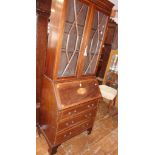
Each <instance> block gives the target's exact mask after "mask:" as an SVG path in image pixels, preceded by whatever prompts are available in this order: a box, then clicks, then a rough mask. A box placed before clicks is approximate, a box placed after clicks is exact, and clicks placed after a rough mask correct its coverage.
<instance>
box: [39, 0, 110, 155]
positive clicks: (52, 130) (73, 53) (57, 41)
mask: <svg viewBox="0 0 155 155" xmlns="http://www.w3.org/2000/svg"><path fill="white" fill-rule="evenodd" d="M112 7H113V4H112V3H111V2H109V1H107V0H52V4H51V15H50V20H49V21H50V22H49V34H48V45H47V55H46V65H45V72H44V77H43V82H42V96H41V104H40V123H39V124H40V129H41V131H42V133H43V135H44V136H45V138H46V140H47V142H48V145H49V152H50V154H54V153H55V152H56V150H57V147H58V146H59V145H60V144H61V143H63V142H64V141H66V140H68V139H70V138H72V137H74V136H76V135H78V134H80V133H81V132H83V131H85V130H87V131H88V134H89V133H91V130H92V127H93V123H94V119H95V115H96V111H97V104H98V100H99V99H100V98H101V94H100V90H99V87H98V82H97V80H96V77H95V74H96V71H97V66H98V62H99V57H100V53H101V49H102V46H103V43H104V40H105V33H106V27H107V23H108V20H109V17H110V14H111V10H112Z"/></svg>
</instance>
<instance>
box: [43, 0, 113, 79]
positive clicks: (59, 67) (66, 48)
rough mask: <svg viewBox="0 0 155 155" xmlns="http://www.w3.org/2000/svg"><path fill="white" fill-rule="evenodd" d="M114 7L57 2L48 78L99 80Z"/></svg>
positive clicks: (102, 1) (100, 0)
mask: <svg viewBox="0 0 155 155" xmlns="http://www.w3.org/2000/svg"><path fill="white" fill-rule="evenodd" d="M112 7H113V4H112V3H111V2H109V1H107V0H53V1H52V7H51V15H50V22H49V34H48V46H47V56H46V70H45V74H46V75H47V76H48V77H50V78H52V79H54V80H56V79H66V78H81V77H86V76H95V73H96V69H97V65H98V61H99V57H100V52H101V48H102V45H103V42H104V39H105V34H106V27H107V22H108V20H109V16H110V14H111V10H112Z"/></svg>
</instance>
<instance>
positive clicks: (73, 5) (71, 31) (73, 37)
mask: <svg viewBox="0 0 155 155" xmlns="http://www.w3.org/2000/svg"><path fill="white" fill-rule="evenodd" d="M66 9H67V13H66V19H65V29H64V35H63V41H62V48H61V58H60V66H59V70H58V76H59V77H63V76H73V75H75V72H76V66H77V59H78V56H79V52H80V47H81V40H82V37H83V30H84V25H85V21H86V15H87V11H88V6H87V5H85V4H84V3H81V2H80V1H78V0H68V6H67V8H66Z"/></svg>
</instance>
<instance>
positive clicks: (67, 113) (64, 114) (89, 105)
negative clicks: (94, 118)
mask: <svg viewBox="0 0 155 155" xmlns="http://www.w3.org/2000/svg"><path fill="white" fill-rule="evenodd" d="M97 103H98V100H95V101H90V102H87V103H83V104H82V105H79V106H75V107H74V108H68V109H67V110H64V111H63V112H62V116H61V119H65V118H67V117H71V116H75V115H77V114H79V113H81V112H83V111H85V110H89V109H90V110H91V109H97Z"/></svg>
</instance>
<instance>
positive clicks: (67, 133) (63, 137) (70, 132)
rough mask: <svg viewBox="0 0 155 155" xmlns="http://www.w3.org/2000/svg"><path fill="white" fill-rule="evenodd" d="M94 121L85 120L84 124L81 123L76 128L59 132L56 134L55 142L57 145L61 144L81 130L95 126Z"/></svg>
mask: <svg viewBox="0 0 155 155" xmlns="http://www.w3.org/2000/svg"><path fill="white" fill-rule="evenodd" d="M93 122H94V121H93V120H89V121H86V122H84V123H82V124H80V125H78V126H76V127H74V128H71V129H69V130H67V131H64V132H62V133H60V134H58V135H57V136H56V141H55V144H56V145H57V144H60V143H62V142H64V141H66V140H68V139H70V138H72V137H74V136H76V135H78V134H80V133H81V132H83V131H85V130H87V129H88V128H91V127H92V126H93Z"/></svg>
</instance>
